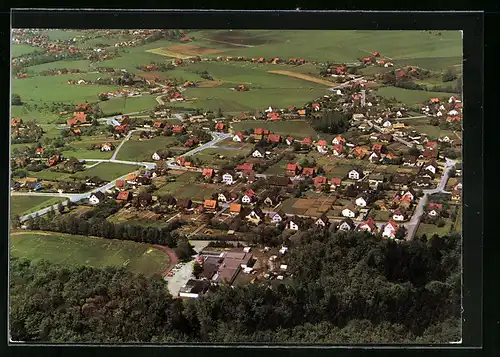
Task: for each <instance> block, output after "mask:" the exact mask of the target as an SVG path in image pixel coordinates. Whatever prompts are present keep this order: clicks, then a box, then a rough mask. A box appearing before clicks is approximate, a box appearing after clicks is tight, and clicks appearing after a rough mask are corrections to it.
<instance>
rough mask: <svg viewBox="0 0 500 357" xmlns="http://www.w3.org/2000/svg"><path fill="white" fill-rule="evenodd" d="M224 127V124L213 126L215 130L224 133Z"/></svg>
mask: <svg viewBox="0 0 500 357" xmlns="http://www.w3.org/2000/svg"><path fill="white" fill-rule="evenodd" d="M225 126H226V125H225V124H224V123H217V124H215V130H217V131H224V128H225Z"/></svg>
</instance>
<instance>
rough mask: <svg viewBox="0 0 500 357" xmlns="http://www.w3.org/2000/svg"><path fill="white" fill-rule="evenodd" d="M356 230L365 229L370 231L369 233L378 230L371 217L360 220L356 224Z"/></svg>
mask: <svg viewBox="0 0 500 357" xmlns="http://www.w3.org/2000/svg"><path fill="white" fill-rule="evenodd" d="M358 230H359V231H365V232H370V233H376V232H377V231H378V227H377V225H376V224H375V221H374V220H373V218H371V217H370V218H368V219H367V220H366V221H364V222H361V223H360V224H359V225H358Z"/></svg>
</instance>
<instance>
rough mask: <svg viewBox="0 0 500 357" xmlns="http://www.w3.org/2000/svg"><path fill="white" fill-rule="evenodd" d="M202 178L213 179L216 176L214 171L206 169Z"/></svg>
mask: <svg viewBox="0 0 500 357" xmlns="http://www.w3.org/2000/svg"><path fill="white" fill-rule="evenodd" d="M201 176H203V177H204V178H212V177H213V176H214V169H209V168H204V169H203V172H202V173H201Z"/></svg>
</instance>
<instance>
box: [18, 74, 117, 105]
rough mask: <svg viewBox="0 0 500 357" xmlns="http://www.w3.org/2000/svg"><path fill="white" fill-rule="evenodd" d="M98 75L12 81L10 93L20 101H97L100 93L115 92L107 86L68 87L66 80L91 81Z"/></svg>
mask: <svg viewBox="0 0 500 357" xmlns="http://www.w3.org/2000/svg"><path fill="white" fill-rule="evenodd" d="M97 77H99V74H98V73H96V74H89V73H82V74H78V73H77V74H70V75H61V76H36V77H29V78H22V79H17V78H14V79H12V93H17V94H19V95H20V96H21V99H22V101H24V102H26V101H35V102H65V103H68V102H69V103H72V102H73V103H76V104H78V103H84V102H85V101H89V102H95V101H97V95H98V94H99V93H100V92H108V91H113V90H116V89H117V87H116V86H107V85H70V84H68V80H70V79H73V80H80V79H84V80H86V79H88V80H93V79H96V78H97Z"/></svg>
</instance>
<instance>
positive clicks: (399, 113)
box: [396, 110, 403, 118]
mask: <svg viewBox="0 0 500 357" xmlns="http://www.w3.org/2000/svg"><path fill="white" fill-rule="evenodd" d="M396 116H397V117H398V118H401V117H402V116H403V113H401V112H400V111H399V110H398V111H397V112H396Z"/></svg>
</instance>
